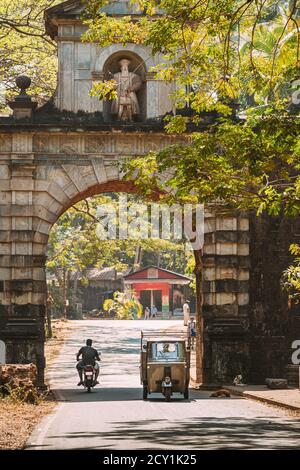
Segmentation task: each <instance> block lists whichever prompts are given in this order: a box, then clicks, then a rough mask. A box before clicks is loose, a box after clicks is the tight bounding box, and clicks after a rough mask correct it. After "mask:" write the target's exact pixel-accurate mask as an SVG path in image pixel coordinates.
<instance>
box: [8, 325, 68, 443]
mask: <svg viewBox="0 0 300 470" xmlns="http://www.w3.org/2000/svg"><path fill="white" fill-rule="evenodd" d="M52 327H53V337H52V339H50V340H48V341H47V342H46V347H45V355H46V363H47V364H48V365H49V364H51V363H52V362H53V360H54V359H55V358H56V356H57V355H58V354H59V352H60V350H61V347H62V345H63V343H64V341H65V339H66V337H67V336H68V333H69V332H70V330H71V324H70V322H68V321H62V320H54V321H53V326H52ZM55 405H56V403H55V400H54V398H53V396H52V394H51V393H49V394H48V395H47V397H46V399H45V400H43V401H42V402H41V403H40V404H38V405H30V404H27V403H19V402H18V403H14V402H12V401H11V400H10V399H7V398H5V399H4V398H2V399H0V450H16V449H23V448H24V446H25V444H26V441H27V440H28V438H29V436H30V434H31V432H32V430H33V429H34V427H35V426H36V425H37V423H38V422H39V421H40V420H41V419H42V418H43V417H44V416H45V415H46V414H48V413H51V412H52V411H53V409H54V408H55Z"/></svg>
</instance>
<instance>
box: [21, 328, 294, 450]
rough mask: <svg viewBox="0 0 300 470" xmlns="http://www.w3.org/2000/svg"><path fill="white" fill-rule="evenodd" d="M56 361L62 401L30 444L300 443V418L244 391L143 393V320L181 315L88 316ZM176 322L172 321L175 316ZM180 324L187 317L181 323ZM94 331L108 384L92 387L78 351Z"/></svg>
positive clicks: (53, 377)
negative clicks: (80, 375) (82, 376)
mask: <svg viewBox="0 0 300 470" xmlns="http://www.w3.org/2000/svg"><path fill="white" fill-rule="evenodd" d="M72 323H73V324H74V325H75V327H74V328H73V329H72V331H71V334H70V336H69V338H68V340H67V342H66V344H65V346H64V348H63V349H62V351H61V355H60V356H59V357H58V359H57V360H56V361H55V362H54V363H53V365H52V367H50V381H51V386H52V388H53V389H54V390H55V391H56V394H57V396H58V399H59V406H58V407H57V408H56V410H55V413H53V414H51V415H50V416H48V417H47V418H46V419H44V420H43V421H42V423H41V424H40V425H39V429H37V430H35V432H34V433H33V434H32V436H31V438H30V440H29V442H28V446H27V448H29V449H30V448H31V449H296V448H299V446H300V437H299V436H300V422H299V419H296V418H294V417H291V416H289V415H288V414H287V413H285V412H284V411H282V410H278V409H275V408H273V407H270V406H265V405H263V404H261V403H257V402H254V401H252V400H246V399H243V398H239V397H233V398H229V399H228V398H224V399H213V398H210V397H209V395H210V392H204V391H201V392H199V391H192V392H191V397H190V400H183V399H182V397H181V396H180V395H177V396H175V397H174V399H172V401H171V402H170V403H167V402H165V401H164V400H163V399H162V398H161V396H160V395H158V394H157V395H155V394H154V395H152V396H151V399H150V400H148V401H145V402H144V401H143V400H142V399H141V395H142V390H141V386H140V383H139V346H140V342H139V336H140V329H141V328H145V327H146V328H158V329H165V328H167V327H171V326H174V321H172V322H168V321H159V320H158V321H153V322H151V323H150V322H147V321H141V320H138V321H103V322H102V321H93V320H90V321H82V322H76V321H74V322H72ZM169 323H170V324H169ZM179 324H180V323H179ZM87 337H91V338H94V340H95V347H97V348H98V349H100V350H101V351H102V363H101V384H100V387H99V386H98V387H97V388H96V389H95V391H94V392H93V393H92V394H88V393H86V392H85V391H84V390H83V389H82V388H78V387H77V386H76V383H77V380H78V379H77V375H76V370H75V360H74V358H75V353H76V352H77V350H78V349H79V348H80V347H81V345H82V344H83V343H84V340H85V339H86V338H87Z"/></svg>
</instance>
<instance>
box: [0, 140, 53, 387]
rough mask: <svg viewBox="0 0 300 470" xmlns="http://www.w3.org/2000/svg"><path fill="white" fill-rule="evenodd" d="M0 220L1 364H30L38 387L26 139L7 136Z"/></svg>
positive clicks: (40, 288) (40, 270)
mask: <svg viewBox="0 0 300 470" xmlns="http://www.w3.org/2000/svg"><path fill="white" fill-rule="evenodd" d="M6 176H7V179H6V181H5V183H6V184H5V187H6V188H7V193H8V195H7V196H6V200H7V201H8V202H9V203H8V204H6V205H1V206H0V220H1V223H0V225H1V229H2V230H1V232H0V237H1V248H0V250H1V255H0V269H1V283H0V289H1V292H0V294H1V305H0V339H2V340H3V341H5V343H6V362H7V363H21V364H22V363H24V364H26V363H30V362H34V363H35V364H36V365H37V367H38V383H39V385H40V386H41V385H43V383H44V367H45V360H44V314H45V274H44V263H45V257H44V256H39V255H36V254H35V246H36V245H35V238H36V235H35V232H36V230H35V229H36V224H37V219H38V218H37V217H36V214H35V209H34V206H33V192H34V184H35V181H34V176H35V165H34V155H33V153H32V134H30V133H16V134H13V135H12V147H11V154H10V161H9V166H8V173H7V175H6Z"/></svg>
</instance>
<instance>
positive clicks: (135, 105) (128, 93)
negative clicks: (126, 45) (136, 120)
mask: <svg viewBox="0 0 300 470" xmlns="http://www.w3.org/2000/svg"><path fill="white" fill-rule="evenodd" d="M129 64H130V60H128V59H121V60H120V61H119V65H120V67H121V71H120V72H118V73H115V74H114V75H113V78H114V80H115V81H116V83H117V85H116V90H117V94H118V97H117V99H116V100H113V102H112V104H111V114H112V115H113V116H117V119H118V120H120V121H132V120H133V117H134V116H136V115H137V114H139V113H140V106H139V102H138V98H137V95H136V92H137V91H138V90H139V89H140V88H141V86H142V80H141V77H140V76H139V75H137V74H136V73H134V72H129Z"/></svg>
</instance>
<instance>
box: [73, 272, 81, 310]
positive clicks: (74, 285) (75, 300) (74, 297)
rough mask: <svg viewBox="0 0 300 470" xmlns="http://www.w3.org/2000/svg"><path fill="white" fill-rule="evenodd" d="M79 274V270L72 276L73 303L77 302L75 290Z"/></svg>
mask: <svg viewBox="0 0 300 470" xmlns="http://www.w3.org/2000/svg"><path fill="white" fill-rule="evenodd" d="M79 275H80V271H76V273H75V276H74V283H73V302H74V304H76V303H77V290H78V278H79Z"/></svg>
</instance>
